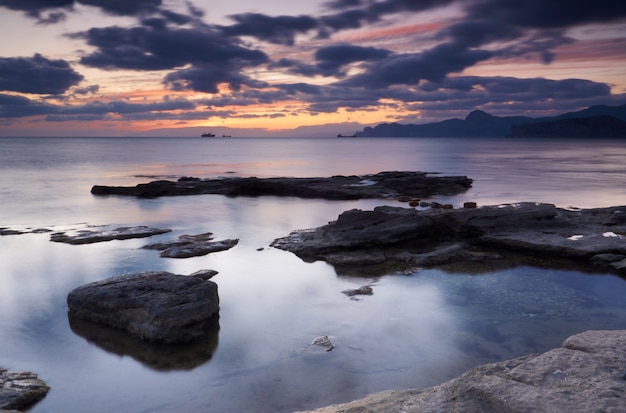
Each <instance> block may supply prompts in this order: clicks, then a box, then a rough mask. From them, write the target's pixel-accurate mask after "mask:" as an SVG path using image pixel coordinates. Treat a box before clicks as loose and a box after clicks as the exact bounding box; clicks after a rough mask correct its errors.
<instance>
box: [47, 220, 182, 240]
mask: <svg viewBox="0 0 626 413" xmlns="http://www.w3.org/2000/svg"><path fill="white" fill-rule="evenodd" d="M171 231H172V230H171V229H162V228H150V227H147V226H144V225H140V226H135V227H117V228H110V227H103V228H100V229H98V230H92V229H84V230H77V231H72V232H70V233H68V232H56V233H54V234H52V235H51V236H50V241H53V242H64V243H66V244H73V245H78V244H93V243H95V242H103V241H112V240H116V239H117V240H123V239H131V238H147V237H151V236H153V235H158V234H164V233H166V232H171Z"/></svg>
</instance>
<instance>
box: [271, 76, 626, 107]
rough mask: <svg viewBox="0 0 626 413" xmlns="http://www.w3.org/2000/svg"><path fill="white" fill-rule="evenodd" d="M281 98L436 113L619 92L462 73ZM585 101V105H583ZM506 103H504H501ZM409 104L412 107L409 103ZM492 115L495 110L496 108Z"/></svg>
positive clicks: (590, 100) (576, 101) (302, 90)
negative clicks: (407, 84) (408, 84)
mask: <svg viewBox="0 0 626 413" xmlns="http://www.w3.org/2000/svg"><path fill="white" fill-rule="evenodd" d="M278 88H279V89H280V90H281V91H282V92H284V94H285V96H282V97H281V96H278V95H275V94H274V98H275V99H276V100H277V101H280V100H281V99H287V98H295V99H298V100H301V101H303V102H306V103H308V104H309V106H308V110H309V111H311V112H325V113H332V112H336V111H337V110H338V109H340V108H344V109H347V110H355V109H361V110H369V109H375V108H379V107H380V105H381V101H383V100H385V101H390V100H391V101H394V102H397V103H395V104H387V103H386V104H385V105H387V106H390V105H391V106H394V105H396V106H397V107H398V110H400V109H411V110H417V109H430V110H436V111H442V112H443V111H449V110H464V111H470V110H472V109H474V108H478V107H483V108H489V107H490V106H489V105H499V106H497V107H496V109H498V108H499V109H502V108H505V109H506V110H511V111H514V110H515V109H518V110H526V108H527V107H530V106H532V105H534V104H536V105H537V106H541V105H544V106H545V107H546V108H550V105H552V108H556V107H557V105H560V106H561V108H562V109H564V110H568V109H570V108H576V107H580V106H584V105H585V104H587V105H590V104H594V103H601V102H605V103H606V102H613V103H615V104H618V103H620V101H623V99H624V97H623V96H613V95H611V91H610V87H609V86H608V85H606V84H604V83H598V82H592V81H589V80H584V79H565V80H550V79H543V78H532V79H518V78H513V77H497V76H496V77H480V76H460V77H451V78H446V79H444V80H443V81H440V82H429V81H424V82H423V83H421V84H420V85H419V86H417V87H412V88H407V87H404V86H391V87H387V88H385V89H366V88H346V87H343V86H337V85H329V86H316V87H315V88H312V89H308V88H306V87H303V86H302V85H300V86H299V87H294V88H291V87H290V85H280V86H278ZM585 102H587V103H585ZM503 104H505V105H503ZM410 105H413V106H410ZM494 113H497V110H495V112H494Z"/></svg>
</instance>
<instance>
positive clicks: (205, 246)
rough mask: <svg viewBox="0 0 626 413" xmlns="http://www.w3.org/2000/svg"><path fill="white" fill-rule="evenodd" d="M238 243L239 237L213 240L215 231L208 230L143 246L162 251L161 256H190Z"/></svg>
mask: <svg viewBox="0 0 626 413" xmlns="http://www.w3.org/2000/svg"><path fill="white" fill-rule="evenodd" d="M238 243H239V240H238V239H225V240H221V241H213V233H211V232H206V233H204V234H197V235H181V236H179V237H178V239H177V240H175V241H165V242H156V243H152V244H147V245H144V246H143V247H141V248H143V249H149V250H158V251H161V253H160V254H159V255H160V256H161V257H167V258H190V257H199V256H203V255H207V254H210V253H213V252H219V251H226V250H229V249H231V248H233V247H234V246H235V245H237V244H238Z"/></svg>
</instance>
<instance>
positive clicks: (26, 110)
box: [0, 93, 55, 119]
mask: <svg viewBox="0 0 626 413" xmlns="http://www.w3.org/2000/svg"><path fill="white" fill-rule="evenodd" d="M54 111H55V106H53V105H50V104H47V103H40V102H36V101H33V100H31V99H28V98H25V97H23V96H14V95H6V94H2V93H0V118H2V119H11V118H23V117H28V116H37V115H45V114H48V113H53V112H54Z"/></svg>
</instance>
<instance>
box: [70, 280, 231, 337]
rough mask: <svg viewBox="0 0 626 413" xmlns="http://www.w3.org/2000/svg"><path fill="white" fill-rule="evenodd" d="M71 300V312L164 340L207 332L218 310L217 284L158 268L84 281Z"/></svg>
mask: <svg viewBox="0 0 626 413" xmlns="http://www.w3.org/2000/svg"><path fill="white" fill-rule="evenodd" d="M67 305H68V308H69V313H70V315H71V316H73V317H76V318H80V319H83V320H87V321H91V322H95V323H101V324H105V325H108V326H111V327H115V328H120V329H123V330H126V331H128V332H130V333H131V334H134V335H136V336H139V337H140V338H142V339H145V340H148V341H154V342H165V343H183V342H189V341H192V340H195V339H198V338H200V337H203V336H204V335H205V334H206V332H207V330H208V328H209V327H210V326H211V325H212V324H213V323H214V322H215V321H216V319H217V317H218V314H219V297H218V294H217V284H215V283H214V282H212V281H208V280H205V279H203V277H194V276H185V275H177V274H171V273H168V272H158V271H153V272H143V273H137V274H128V275H122V276H119V277H113V278H108V279H106V280H102V281H97V282H93V283H90V284H86V285H84V286H82V287H78V288H76V289H75V290H73V291H71V292H70V293H69V294H68V296H67Z"/></svg>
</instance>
